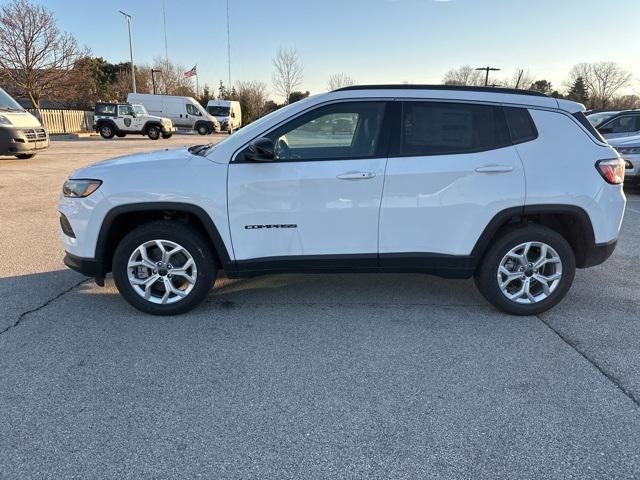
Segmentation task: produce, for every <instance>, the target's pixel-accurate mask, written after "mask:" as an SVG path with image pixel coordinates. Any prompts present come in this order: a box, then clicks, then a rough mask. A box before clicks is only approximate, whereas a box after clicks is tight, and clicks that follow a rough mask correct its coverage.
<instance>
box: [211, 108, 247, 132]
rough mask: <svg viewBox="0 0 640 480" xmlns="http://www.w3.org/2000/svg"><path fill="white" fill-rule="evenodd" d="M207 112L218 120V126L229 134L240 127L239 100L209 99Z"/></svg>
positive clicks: (240, 111)
mask: <svg viewBox="0 0 640 480" xmlns="http://www.w3.org/2000/svg"><path fill="white" fill-rule="evenodd" d="M207 112H209V114H210V115H211V116H213V117H215V118H216V120H218V121H219V122H220V128H221V129H222V130H224V131H225V132H228V133H229V134H232V133H233V132H234V131H236V130H238V129H239V128H240V127H242V110H241V108H240V102H236V101H233V100H209V102H207Z"/></svg>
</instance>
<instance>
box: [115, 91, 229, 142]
mask: <svg viewBox="0 0 640 480" xmlns="http://www.w3.org/2000/svg"><path fill="white" fill-rule="evenodd" d="M127 101H128V102H129V103H138V104H140V105H144V107H145V108H146V109H147V111H148V112H149V113H151V114H152V115H158V116H161V117H166V118H169V119H170V120H171V121H172V122H173V124H174V125H175V126H176V127H177V128H178V129H181V130H188V131H196V132H198V133H199V134H200V135H208V134H210V133H213V132H219V131H220V122H218V120H216V119H215V118H214V117H212V116H211V115H209V114H208V113H207V111H206V110H205V109H204V108H202V105H200V104H199V103H198V102H196V101H195V100H194V99H193V98H191V97H180V96H174V95H153V94H149V93H130V94H129V95H127Z"/></svg>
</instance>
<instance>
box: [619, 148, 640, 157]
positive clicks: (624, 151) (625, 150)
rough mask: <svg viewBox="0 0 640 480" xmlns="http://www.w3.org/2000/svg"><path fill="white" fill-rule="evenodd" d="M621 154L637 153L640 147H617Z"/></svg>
mask: <svg viewBox="0 0 640 480" xmlns="http://www.w3.org/2000/svg"><path fill="white" fill-rule="evenodd" d="M616 150H617V151H618V153H620V154H621V155H637V154H639V153H640V147H622V148H616Z"/></svg>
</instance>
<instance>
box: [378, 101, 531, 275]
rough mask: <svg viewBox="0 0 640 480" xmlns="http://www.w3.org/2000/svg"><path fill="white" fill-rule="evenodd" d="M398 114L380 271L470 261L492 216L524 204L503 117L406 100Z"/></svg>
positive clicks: (495, 109)
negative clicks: (441, 260)
mask: <svg viewBox="0 0 640 480" xmlns="http://www.w3.org/2000/svg"><path fill="white" fill-rule="evenodd" d="M398 110H399V115H398V117H399V118H398V126H399V129H398V130H399V131H398V135H397V136H396V137H395V139H394V140H393V141H392V146H391V149H392V150H391V152H390V155H389V160H388V163H387V170H386V175H385V185H384V195H383V198H382V207H381V212H380V264H381V266H391V265H392V264H393V262H394V261H397V260H398V258H405V259H409V260H408V261H409V262H413V261H415V260H417V259H419V258H421V257H425V254H426V257H429V256H430V255H431V254H446V255H469V254H470V253H471V251H472V249H473V247H474V245H475V242H476V241H477V240H478V238H479V236H480V235H481V233H482V231H483V230H484V228H485V227H486V226H487V224H488V223H489V222H490V221H491V219H492V218H493V216H494V215H496V213H498V212H499V211H501V210H503V209H505V208H508V207H513V206H518V205H524V200H525V178H524V172H523V167H522V163H521V161H520V158H519V157H518V154H517V152H516V150H515V148H514V147H513V145H512V144H511V140H510V136H509V132H508V127H507V124H506V121H505V115H504V111H503V109H502V107H500V106H495V105H487V104H477V103H476V104H474V103H456V102H441V101H437V102H435V101H404V102H400V104H399V108H398ZM414 257H415V258H414ZM414 266H418V265H417V264H415V265H414Z"/></svg>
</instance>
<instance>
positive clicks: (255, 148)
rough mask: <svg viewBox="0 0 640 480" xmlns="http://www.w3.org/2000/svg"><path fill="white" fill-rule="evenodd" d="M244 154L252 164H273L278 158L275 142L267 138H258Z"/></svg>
mask: <svg viewBox="0 0 640 480" xmlns="http://www.w3.org/2000/svg"><path fill="white" fill-rule="evenodd" d="M242 154H243V156H244V159H245V160H249V161H250V162H271V161H273V160H275V158H276V153H275V147H274V145H273V140H271V139H270V138H267V137H261V138H256V139H255V140H254V141H253V142H251V143H250V144H249V145H248V146H247V148H245V149H244V150H243V152H242Z"/></svg>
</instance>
